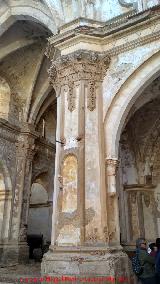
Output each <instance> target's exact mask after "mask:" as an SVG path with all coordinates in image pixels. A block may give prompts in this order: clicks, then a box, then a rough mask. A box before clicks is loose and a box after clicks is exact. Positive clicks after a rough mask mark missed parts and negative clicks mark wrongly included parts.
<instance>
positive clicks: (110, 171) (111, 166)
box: [105, 158, 119, 176]
mask: <svg viewBox="0 0 160 284" xmlns="http://www.w3.org/2000/svg"><path fill="white" fill-rule="evenodd" d="M105 163H106V167H107V175H108V176H115V175H116V170H117V168H118V166H119V160H118V159H111V158H106V160H105Z"/></svg>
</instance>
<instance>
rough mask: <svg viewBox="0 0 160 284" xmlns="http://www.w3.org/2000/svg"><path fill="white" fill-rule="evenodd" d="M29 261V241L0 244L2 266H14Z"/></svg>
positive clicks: (0, 263) (0, 264)
mask: <svg viewBox="0 0 160 284" xmlns="http://www.w3.org/2000/svg"><path fill="white" fill-rule="evenodd" d="M28 262H29V247H28V245H27V243H19V244H13V243H5V244H0V266H1V267H2V266H12V265H16V264H19V263H20V264H26V263H28Z"/></svg>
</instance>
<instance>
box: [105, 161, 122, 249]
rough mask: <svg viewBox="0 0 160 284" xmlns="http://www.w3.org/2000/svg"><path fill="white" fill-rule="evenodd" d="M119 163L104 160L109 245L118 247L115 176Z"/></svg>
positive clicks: (117, 210)
mask: <svg viewBox="0 0 160 284" xmlns="http://www.w3.org/2000/svg"><path fill="white" fill-rule="evenodd" d="M118 165H119V161H118V160H117V159H106V183H107V193H108V198H107V205H108V206H107V208H108V230H109V243H110V245H116V246H120V225H119V204H118V193H117V189H116V174H117V168H118Z"/></svg>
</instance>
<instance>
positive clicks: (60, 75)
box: [48, 50, 110, 111]
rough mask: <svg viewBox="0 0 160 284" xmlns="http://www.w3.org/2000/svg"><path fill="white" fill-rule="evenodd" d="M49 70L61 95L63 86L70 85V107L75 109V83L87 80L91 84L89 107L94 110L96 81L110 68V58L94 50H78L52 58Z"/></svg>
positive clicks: (52, 82)
mask: <svg viewBox="0 0 160 284" xmlns="http://www.w3.org/2000/svg"><path fill="white" fill-rule="evenodd" d="M51 62H52V64H51V67H50V69H49V70H48V74H49V80H50V82H51V84H52V86H53V87H54V89H55V90H56V93H57V96H59V94H60V91H61V88H62V87H64V86H68V109H69V110H70V111H73V110H74V109H75V95H74V91H73V88H74V84H75V83H76V82H79V81H81V80H85V81H87V83H88V86H89V92H88V100H87V101H88V109H89V110H90V111H92V110H93V109H94V108H95V107H94V105H95V96H96V95H95V92H96V83H97V82H101V81H102V80H103V78H104V76H105V74H106V71H107V69H108V66H109V63H110V58H109V57H108V55H104V54H103V55H102V54H101V53H98V52H92V51H90V52H89V51H86V50H81V51H76V52H74V53H71V54H68V55H63V56H59V57H58V58H57V59H54V58H53V59H52V61H51Z"/></svg>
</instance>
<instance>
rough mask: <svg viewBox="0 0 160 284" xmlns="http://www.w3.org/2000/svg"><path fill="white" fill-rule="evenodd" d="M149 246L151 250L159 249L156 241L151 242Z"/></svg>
mask: <svg viewBox="0 0 160 284" xmlns="http://www.w3.org/2000/svg"><path fill="white" fill-rule="evenodd" d="M149 248H150V249H151V251H157V246H156V244H155V243H151V244H149Z"/></svg>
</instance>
